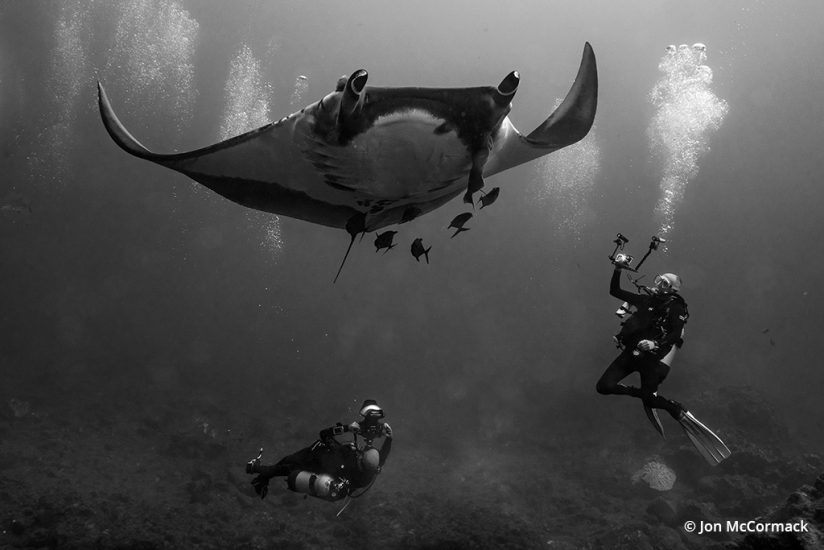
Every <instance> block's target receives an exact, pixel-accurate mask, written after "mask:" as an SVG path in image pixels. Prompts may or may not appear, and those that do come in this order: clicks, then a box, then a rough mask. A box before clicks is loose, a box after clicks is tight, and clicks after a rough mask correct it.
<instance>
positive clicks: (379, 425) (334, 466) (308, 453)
mask: <svg viewBox="0 0 824 550" xmlns="http://www.w3.org/2000/svg"><path fill="white" fill-rule="evenodd" d="M360 414H361V416H362V417H363V419H362V420H360V421H356V422H352V423H351V424H349V425H346V426H344V425H343V424H341V423H340V422H338V423H337V424H336V425H335V426H332V427H330V428H325V429H323V430H321V431H320V434H319V439H318V440H317V441H315V442H314V443H313V444H312V445H310V446H309V447H306V448H304V449H301V450H300V451H298V452H296V453H293V454H291V455H289V456H286V457H284V458H282V459H280V461H278V462H277V464H273V465H270V466H265V465H263V464H261V455H262V454H263V449H261V451H260V454H258V456H257V458H254V459H252V460H250V461H249V462H248V463H247V464H246V473H247V474H258V475H257V476H256V477H255V478H254V479H253V480H252V486H253V487H254V488H255V493H257V494H258V495H259V496H260V498H266V494H267V493H268V492H269V480H270V479H271V478H273V477H277V476H285V477H286V478H287V480H286V483H287V486H288V487H289V489H291V490H292V491H295V492H298V493H305V494H307V495H311V496H313V497H318V498H322V499H324V500H330V501H334V500H340V499H342V498H345V497H347V496H360V495H362V494H363V493H364V492H366V489H368V488H369V487H370V486H371V485H372V483H374V481H375V478H376V477H377V475H378V474H379V473H380V472H381V469H382V468H383V465H384V464H385V463H386V459H387V458H388V457H389V451H390V450H391V449H392V429H391V428H390V427H389V424H387V423H386V422H384V421H383V418H384V413H383V409H381V408H380V407H379V406H378V403H377V401H375V400H374V399H367V400H366V401H364V402H363V405H362V406H361V410H360ZM344 433H351V434H353V440H352V442H350V443H346V444H344V443H341V442H339V441H338V440H337V439H335V437H336V436H338V435H342V434H344ZM358 435H360V436H361V438H362V440H363V441H362V444H361V442H359V441H358ZM378 437H383V438H384V441H383V445H382V446H381V448H380V450H378V449H376V448H375V447H374V446H373V445H372V442H373V440H374V439H375V438H378ZM357 489H363V491H362V492H361V493H360V494H358V495H352V493H353V492H354V491H355V490H357Z"/></svg>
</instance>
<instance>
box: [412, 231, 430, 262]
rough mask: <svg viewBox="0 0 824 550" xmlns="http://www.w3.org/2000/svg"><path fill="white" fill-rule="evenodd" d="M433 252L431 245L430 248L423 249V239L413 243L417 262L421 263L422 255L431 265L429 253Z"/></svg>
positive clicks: (413, 252) (413, 251) (413, 253)
mask: <svg viewBox="0 0 824 550" xmlns="http://www.w3.org/2000/svg"><path fill="white" fill-rule="evenodd" d="M430 250H432V246H431V245H430V247H429V248H424V247H423V239H421V238H420V237H418V238H417V239H415V240H414V241H412V255H413V256H415V261H416V262H420V261H421V255H423V256H424V257H425V258H426V263H429V251H430Z"/></svg>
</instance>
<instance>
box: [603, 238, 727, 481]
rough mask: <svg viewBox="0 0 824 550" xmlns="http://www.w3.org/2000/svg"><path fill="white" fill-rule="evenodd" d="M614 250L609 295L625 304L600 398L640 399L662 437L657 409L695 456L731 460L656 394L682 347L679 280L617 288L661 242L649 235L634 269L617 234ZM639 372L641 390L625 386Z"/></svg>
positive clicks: (705, 431) (683, 309)
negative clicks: (674, 424)
mask: <svg viewBox="0 0 824 550" xmlns="http://www.w3.org/2000/svg"><path fill="white" fill-rule="evenodd" d="M614 242H615V244H616V249H615V251H613V253H612V255H610V257H609V258H610V260H611V261H612V263H613V265H614V266H615V270H614V271H613V273H612V279H611V280H610V285H609V293H610V295H611V296H614V297H615V298H618V299H619V300H621V301H623V302H624V303H623V304H622V305H621V307H619V308H618V311H616V315H618V316H619V317H621V318H622V319H623V318H624V317H625V316H626V315H627V314H631V315H630V316H629V317H627V318H626V319H625V320H624V321H623V322H622V323H621V330H620V331H619V332H618V334H617V335H616V336H615V337H614V339H615V342H616V344H617V345H618V347H619V348H621V350H622V351H621V354H620V355H618V357H616V358H615V360H613V361H612V363H611V364H610V365H609V366H608V367H607V369H606V370H605V371H604V373H603V374H602V375H601V378H600V379H599V380H598V383H597V384H596V391H597V392H598V393H600V394H602V395H629V396H632V397H637V398H638V399H641V401H642V402H643V404H644V411H645V412H646V414H647V417H648V418H649V420H650V422H651V423H652V425H653V427H655V429H656V430H657V431H658V433H660V434H661V436H662V437H663V436H664V427H663V425H662V424H661V420H660V418H659V417H658V412H657V409H664V410H665V411H667V412H668V413H669V414H670V415H671V416H672V417H673V418H674V419H675V420H676V421H678V423H679V424H681V426H682V427H683V429H684V431H685V433H686V434H687V436H688V437H689V439H690V441H691V442H692V443H693V445H695V448H696V449H697V450H698V452H699V453H701V455H702V456H703V457H704V458H705V459H706V460H707V461H708V462H709V463H710V464H712V465H715V464H719V463H720V462H721V461H722V460H724V459H725V458H727V457H729V456H730V450H729V449H728V448H727V446H726V445H724V442H723V441H721V440H720V439H719V438H718V436H716V435H715V434H714V433H713V432H712V431H711V430H710V429H709V428H707V427H706V426H704V424H702V423H701V422H700V421H698V419H696V418H695V416H693V414H692V413H690V412H689V411H688V410H687V409H686V408H685V407H684V406H683V405H682V404H681V403H679V402H677V401H673V400H671V399H667V398H665V397H663V396H662V395H659V394H658V386H659V385H660V384H661V383H662V382H663V381H664V379H665V378H666V377H667V374H669V371H670V366H671V365H672V359H673V357H674V356H675V351H676V349H678V348H680V347H681V346H682V345H683V335H684V325H685V324H686V322H687V319H688V318H689V311H688V309H687V303H686V301H685V300H684V298H683V297H682V296H681V294H680V290H681V278H680V277H679V276H678V275H676V274H674V273H663V274H661V275H658V276H657V277H656V278H655V282H654V284H653V286H652V287H645V286H641V285H639V284H638V283H637V281H633V283H634V284H635V286H636V287H637V288H638V291H639V292H638V293H633V292H630V291H627V290H624V289H622V288H621V272H622V271H624V270H629V271H633V272H637V271H638V269H639V268H640V267H641V264H643V263H644V260H646V259H647V257H648V256H649V254H650V253H651V252H652V251H653V250H657V249H658V246H659V244H660V243H662V242H664V241H663V239H660V238H658V237H653V238H652V242H651V243H650V246H649V250H648V251H647V253H646V255H644V257H643V258H642V259H641V261H640V262H639V264H638V266H637V267H636V268H632V267H630V263H631V262H632V256H629V255H628V254H624V253H620V254H616V252H617V251H618V249H619V248H620V249H621V250H623V247H624V245H625V244H626V243H627V242H629V240H628V239H627V238H626V237H624V236H623V235H621V234H620V233H619V234H618V238H617V239H616V240H615V241H614ZM633 372H638V374H639V375H640V377H641V387H640V388H638V387H635V386H627V385H624V384H622V383H621V380H623V379H624V378H626V377H627V376H629V375H630V374H632V373H633Z"/></svg>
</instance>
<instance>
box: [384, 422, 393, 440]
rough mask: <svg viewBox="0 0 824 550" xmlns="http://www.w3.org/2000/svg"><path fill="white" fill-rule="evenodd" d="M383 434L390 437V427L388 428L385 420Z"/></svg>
mask: <svg viewBox="0 0 824 550" xmlns="http://www.w3.org/2000/svg"><path fill="white" fill-rule="evenodd" d="M383 435H385V436H386V437H389V438H391V437H392V428H390V427H389V424H387V423H386V422H384V423H383Z"/></svg>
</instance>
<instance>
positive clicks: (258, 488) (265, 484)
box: [252, 474, 269, 499]
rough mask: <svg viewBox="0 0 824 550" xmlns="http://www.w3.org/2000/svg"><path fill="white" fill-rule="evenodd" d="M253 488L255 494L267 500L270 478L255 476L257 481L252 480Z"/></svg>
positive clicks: (261, 475)
mask: <svg viewBox="0 0 824 550" xmlns="http://www.w3.org/2000/svg"><path fill="white" fill-rule="evenodd" d="M252 487H254V488H255V493H257V495H258V496H259V497H260V498H261V499H264V498H266V495H267V494H268V493H269V478H268V477H266V476H264V475H263V474H260V475H258V476H255V479H253V480H252Z"/></svg>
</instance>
